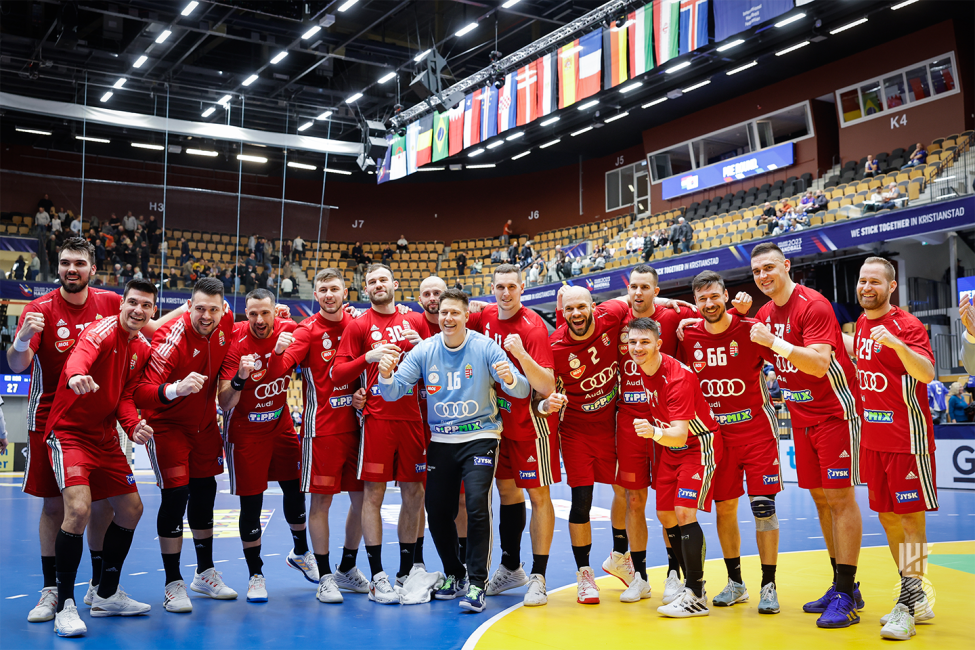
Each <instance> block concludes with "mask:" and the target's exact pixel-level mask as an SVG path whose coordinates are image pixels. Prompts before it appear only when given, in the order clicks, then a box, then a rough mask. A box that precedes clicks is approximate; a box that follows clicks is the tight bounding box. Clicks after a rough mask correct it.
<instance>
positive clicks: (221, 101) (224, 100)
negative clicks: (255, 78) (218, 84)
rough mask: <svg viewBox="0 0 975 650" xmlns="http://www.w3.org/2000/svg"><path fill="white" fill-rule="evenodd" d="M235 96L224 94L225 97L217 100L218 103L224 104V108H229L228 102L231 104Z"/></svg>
mask: <svg viewBox="0 0 975 650" xmlns="http://www.w3.org/2000/svg"><path fill="white" fill-rule="evenodd" d="M233 98H234V96H233V95H224V96H223V97H221V98H220V99H218V100H217V103H218V104H220V105H221V106H223V107H224V108H227V104H229V103H230V100H231V99H233Z"/></svg>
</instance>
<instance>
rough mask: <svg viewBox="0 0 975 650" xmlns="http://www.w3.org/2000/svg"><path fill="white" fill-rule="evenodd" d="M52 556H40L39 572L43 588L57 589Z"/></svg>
mask: <svg viewBox="0 0 975 650" xmlns="http://www.w3.org/2000/svg"><path fill="white" fill-rule="evenodd" d="M54 567H55V564H54V556H53V555H42V556H41V572H42V573H43V575H44V586H45V587H57V586H58V577H57V575H56V571H55V568H54Z"/></svg>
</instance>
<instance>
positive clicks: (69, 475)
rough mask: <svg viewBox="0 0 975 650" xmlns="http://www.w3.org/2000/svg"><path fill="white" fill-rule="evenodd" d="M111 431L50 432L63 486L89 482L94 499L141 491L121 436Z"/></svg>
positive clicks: (56, 472)
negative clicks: (123, 450)
mask: <svg viewBox="0 0 975 650" xmlns="http://www.w3.org/2000/svg"><path fill="white" fill-rule="evenodd" d="M112 433H114V432H112ZM112 433H106V434H105V435H104V436H98V435H97V434H96V435H75V434H66V433H60V434H59V433H57V432H56V431H52V432H51V435H50V436H48V439H47V446H48V447H49V449H48V451H49V453H50V459H51V467H52V469H53V471H54V476H55V477H57V481H58V485H59V486H60V487H61V489H62V490H63V489H64V488H67V487H71V486H73V485H87V486H88V487H89V489H90V490H91V500H92V501H100V500H102V499H108V498H110V497H115V496H118V495H120V494H129V493H131V492H138V491H139V490H138V488H137V487H136V485H135V476H134V475H133V474H132V468H131V467H129V461H128V460H127V459H126V458H125V454H123V453H122V448H121V447H120V446H119V441H118V437H117V436H114V435H112Z"/></svg>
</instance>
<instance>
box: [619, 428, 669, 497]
mask: <svg viewBox="0 0 975 650" xmlns="http://www.w3.org/2000/svg"><path fill="white" fill-rule="evenodd" d="M662 451H663V448H662V447H661V446H660V445H658V444H657V443H655V442H654V441H653V440H652V439H651V438H641V437H640V436H638V435H637V434H636V429H634V428H633V415H632V414H630V413H622V412H618V413H617V414H616V456H617V458H619V467H618V469H617V472H616V484H617V485H619V486H620V487H624V488H626V489H627V490H643V489H646V488H648V487H650V485H651V484H653V482H654V481H653V478H654V473H655V469H656V466H657V464H658V463H659V462H660V459H659V456H660V455H661V452H662Z"/></svg>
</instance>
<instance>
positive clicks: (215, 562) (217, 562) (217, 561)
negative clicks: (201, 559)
mask: <svg viewBox="0 0 975 650" xmlns="http://www.w3.org/2000/svg"><path fill="white" fill-rule="evenodd" d="M221 562H230V560H214V561H213V563H214V564H220V563H221Z"/></svg>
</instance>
